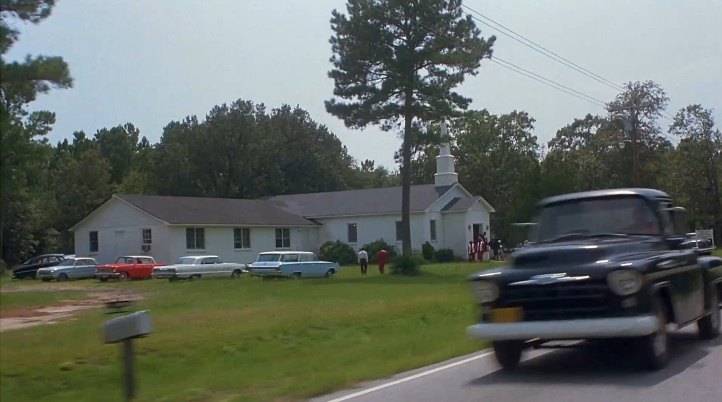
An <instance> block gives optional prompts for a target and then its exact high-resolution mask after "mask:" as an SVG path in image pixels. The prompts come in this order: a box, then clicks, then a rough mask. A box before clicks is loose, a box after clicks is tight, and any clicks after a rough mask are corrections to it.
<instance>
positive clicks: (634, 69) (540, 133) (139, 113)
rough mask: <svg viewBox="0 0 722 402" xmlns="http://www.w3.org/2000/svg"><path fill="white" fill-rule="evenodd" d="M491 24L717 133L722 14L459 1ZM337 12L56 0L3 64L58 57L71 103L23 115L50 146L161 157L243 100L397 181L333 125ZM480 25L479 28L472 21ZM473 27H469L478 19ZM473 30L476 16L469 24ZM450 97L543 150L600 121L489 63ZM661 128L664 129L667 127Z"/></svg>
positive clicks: (534, 66)
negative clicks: (635, 87) (137, 139)
mask: <svg viewBox="0 0 722 402" xmlns="http://www.w3.org/2000/svg"><path fill="white" fill-rule="evenodd" d="M463 4H464V5H467V6H469V7H471V8H473V9H474V10H476V11H478V12H480V13H482V14H483V15H485V16H486V17H488V18H491V19H492V20H494V21H496V22H498V23H500V24H502V25H504V26H505V27H507V28H510V29H512V30H513V31H515V32H517V33H519V34H521V35H523V36H525V37H526V38H528V39H531V40H532V41H534V42H536V43H538V44H540V45H542V46H544V47H545V48H547V49H549V50H551V51H553V52H554V53H556V54H558V55H560V56H562V57H564V58H566V59H568V60H570V61H572V62H574V63H575V64H577V65H579V66H581V67H584V68H586V69H588V70H590V71H592V72H594V73H595V74H597V75H599V76H601V77H603V78H605V79H607V80H609V81H611V82H614V83H617V84H622V83H625V82H630V81H644V80H652V81H655V82H657V83H658V84H660V86H661V87H662V88H663V89H664V90H665V91H666V92H667V95H668V96H669V98H670V103H669V107H668V109H667V111H668V113H669V114H670V115H674V114H675V113H676V112H677V110H679V109H680V108H682V107H684V106H686V105H689V104H695V103H699V104H701V105H702V106H703V107H705V108H708V109H709V108H711V109H713V110H714V118H715V122H716V125H717V127H718V128H719V127H720V124H722V1H720V0H690V1H678V0H636V1H627V0H605V1H598V0H544V1H532V0H524V1H522V0H496V1H484V0H465V1H464V3H463ZM333 9H338V10H344V11H345V2H344V1H342V0H242V1H236V0H154V1H147V0H104V1H97V0H59V1H58V2H57V4H56V6H55V8H54V9H53V13H52V15H51V16H50V17H49V18H48V19H46V20H44V21H43V22H41V23H40V24H38V25H34V24H27V25H20V26H18V28H19V29H20V32H21V36H20V40H19V41H18V42H17V43H16V44H15V45H14V47H13V48H12V49H11V50H10V52H9V53H8V54H7V56H6V59H7V60H18V59H22V58H24V57H25V56H26V55H28V54H31V55H37V54H40V55H57V56H62V57H63V59H64V60H65V61H66V62H67V63H68V64H69V67H70V71H71V75H72V76H73V79H74V85H73V88H72V89H65V90H53V91H51V92H50V93H49V94H46V95H41V96H40V97H39V98H38V100H37V101H35V102H34V103H33V104H32V105H31V106H30V109H31V110H51V111H53V112H55V113H56V118H57V121H56V124H55V126H54V129H53V131H52V132H51V133H50V134H49V139H50V140H51V142H52V143H53V144H54V143H56V142H57V141H59V140H62V139H63V138H72V134H73V132H75V131H79V130H82V131H85V133H86V134H87V135H89V136H92V135H93V134H94V133H95V132H96V131H97V130H99V129H101V128H109V127H114V126H117V125H119V124H125V123H126V122H130V123H133V124H134V125H135V126H136V127H138V128H139V129H140V131H141V135H144V136H146V137H147V138H148V139H149V140H150V141H151V142H152V143H157V142H158V141H159V140H160V137H161V135H162V132H163V127H165V126H166V125H167V124H168V123H169V122H171V121H179V120H182V119H183V118H185V117H186V116H190V115H195V116H198V118H199V119H201V120H203V119H205V116H206V114H207V113H208V112H209V111H210V109H211V108H212V107H213V106H215V105H220V104H223V103H231V102H233V101H235V100H237V99H243V100H249V101H252V102H254V103H263V104H265V106H266V108H267V110H270V109H273V108H277V107H280V106H281V105H283V104H288V105H291V106H300V107H301V108H303V109H304V110H306V111H308V112H309V114H310V116H311V118H312V119H313V120H314V121H316V122H318V123H320V124H323V125H325V126H327V127H328V128H329V129H330V130H331V131H332V132H333V133H334V134H336V136H338V137H339V139H340V140H341V141H342V142H343V144H344V145H345V146H346V147H347V148H348V152H349V154H350V155H351V156H353V157H354V158H355V159H356V160H358V161H362V160H364V159H371V160H374V161H376V165H377V166H379V165H383V166H385V167H387V168H389V169H390V170H396V169H398V167H397V166H396V165H395V162H394V159H393V155H394V151H395V150H397V149H398V148H399V146H400V144H401V140H400V136H399V133H398V132H383V131H381V130H380V129H378V128H376V127H373V126H372V127H369V128H366V129H364V130H357V129H349V128H346V127H345V126H344V124H343V122H342V121H341V120H339V119H338V118H336V117H334V116H332V115H330V114H328V113H327V112H326V110H325V107H324V101H325V100H328V99H330V98H331V97H332V95H333V81H332V80H331V79H330V78H328V75H327V74H328V71H329V70H330V69H331V63H330V62H329V58H330V57H331V46H330V44H329V42H328V40H329V38H330V36H331V34H332V32H331V26H330V23H329V20H330V17H331V11H332V10H333ZM472 15H475V14H472ZM475 16H476V15H475ZM477 17H478V16H477ZM477 25H478V26H479V28H480V29H481V31H482V36H484V37H487V36H490V35H496V36H497V41H496V43H495V45H494V48H493V52H494V53H493V54H494V57H498V58H499V60H504V61H507V62H510V63H513V64H515V65H517V66H519V67H523V68H525V69H527V70H529V71H533V72H534V73H536V74H539V75H541V76H544V77H546V78H548V79H551V80H554V81H556V82H558V83H560V84H563V85H565V86H567V87H570V88H573V89H575V90H577V91H579V92H582V93H584V94H586V95H589V96H592V97H594V98H596V99H598V100H602V101H603V102H608V101H611V100H612V99H613V98H614V96H615V95H616V94H617V93H618V92H619V91H618V90H615V89H613V88H611V87H609V86H607V85H604V84H601V83H599V82H598V81H595V80H592V79H590V78H588V77H587V76H585V75H582V74H580V73H578V72H576V71H574V70H572V69H569V68H567V67H565V66H563V65H562V64H560V63H558V62H555V61H553V60H551V59H549V58H547V57H544V56H543V55H541V54H539V53H538V52H535V51H533V50H532V49H530V48H529V47H527V46H524V45H522V44H520V43H518V42H517V41H514V40H513V39H510V38H509V37H508V36H505V35H503V34H500V33H499V31H497V30H495V29H492V28H491V27H489V26H486V25H484V24H481V23H480V22H478V21H477ZM458 92H459V93H461V94H462V95H464V96H466V97H470V98H472V99H473V101H472V103H471V106H470V108H472V109H484V108H486V109H488V110H489V111H490V112H491V113H495V114H502V113H509V112H511V111H514V110H523V111H526V112H528V113H529V114H530V115H531V116H532V117H533V118H534V119H535V120H536V123H535V128H534V135H536V136H537V137H538V141H539V143H540V144H546V143H547V142H548V141H549V140H550V139H551V138H552V137H553V136H554V134H555V133H556V131H557V130H558V129H559V128H561V127H563V126H565V125H567V124H569V123H571V122H572V121H573V120H574V118H580V117H583V116H584V115H586V114H587V113H592V114H602V113H603V107H602V106H600V105H598V104H595V103H593V102H589V101H586V100H582V99H579V98H577V97H574V96H571V95H569V94H567V93H564V92H561V91H559V90H556V89H553V88H550V87H548V86H545V85H543V84H541V83H539V82H537V81H534V80H532V79H529V78H527V77H524V76H521V75H519V74H517V73H516V72H513V71H510V70H509V69H505V68H503V67H501V66H499V65H498V64H495V63H493V62H491V61H489V60H484V61H482V63H481V67H480V69H479V70H478V75H476V76H473V77H468V78H467V79H466V80H465V82H464V83H463V84H462V85H461V86H459V87H458ZM670 123H671V120H669V119H663V120H662V121H661V124H662V125H663V126H664V127H667V126H668V125H669V124H670Z"/></svg>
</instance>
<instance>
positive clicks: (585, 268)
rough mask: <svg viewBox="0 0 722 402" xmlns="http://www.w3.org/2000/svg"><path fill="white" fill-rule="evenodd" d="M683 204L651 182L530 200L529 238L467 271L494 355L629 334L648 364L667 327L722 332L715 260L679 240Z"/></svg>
mask: <svg viewBox="0 0 722 402" xmlns="http://www.w3.org/2000/svg"><path fill="white" fill-rule="evenodd" d="M686 231H687V223H686V213H685V211H684V209H683V208H680V207H676V206H675V205H674V204H673V202H672V199H671V197H670V196H669V195H667V194H666V193H664V192H662V191H658V190H652V189H614V190H600V191H590V192H583V193H574V194H566V195H560V196H555V197H550V198H547V199H544V200H542V201H540V202H539V203H538V204H537V211H536V214H535V218H534V221H533V222H532V223H531V231H530V239H529V240H530V241H531V243H530V245H529V246H527V247H524V248H522V249H519V250H517V251H516V252H515V253H514V254H513V255H512V256H511V258H510V259H509V264H508V265H507V266H505V267H501V268H498V269H491V270H486V271H482V272H479V273H476V274H474V275H472V277H471V278H470V280H471V287H472V293H473V295H474V298H475V301H476V302H477V303H478V305H479V307H480V308H479V322H478V323H477V324H475V325H471V326H469V327H468V328H467V333H468V334H469V335H470V336H471V337H473V338H475V339H484V340H490V341H492V345H493V348H494V352H495V355H496V358H497V360H498V362H499V364H500V365H501V366H502V367H503V368H505V369H511V368H514V367H516V366H517V364H518V363H519V361H520V358H521V354H522V352H523V350H524V349H525V348H527V347H530V346H542V345H544V344H545V343H546V342H548V341H556V340H586V339H611V338H615V339H628V340H629V341H630V342H636V343H637V348H636V349H637V350H638V351H639V353H640V358H641V362H642V363H644V365H645V366H646V367H647V368H649V369H652V370H655V369H660V368H662V367H664V366H665V365H666V363H667V361H668V359H669V353H668V337H667V329H668V328H669V327H676V328H681V327H684V326H686V325H689V324H693V323H696V324H697V327H698V330H699V335H700V337H701V338H705V339H710V338H714V337H716V336H717V335H718V334H719V332H720V300H722V259H720V258H719V257H713V256H701V255H699V254H698V253H697V251H696V250H694V249H689V248H687V247H684V245H683V244H682V243H683V242H684V241H685V232H686Z"/></svg>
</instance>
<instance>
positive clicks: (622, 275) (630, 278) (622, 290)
mask: <svg viewBox="0 0 722 402" xmlns="http://www.w3.org/2000/svg"><path fill="white" fill-rule="evenodd" d="M642 282H643V278H642V274H640V273H639V272H637V271H633V270H631V269H618V270H616V271H612V272H610V273H609V274H608V275H607V283H608V284H609V288H610V289H612V292H614V293H616V294H618V295H619V296H629V295H633V294H635V293H637V292H639V289H641V288H642Z"/></svg>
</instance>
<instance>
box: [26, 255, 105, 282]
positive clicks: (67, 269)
mask: <svg viewBox="0 0 722 402" xmlns="http://www.w3.org/2000/svg"><path fill="white" fill-rule="evenodd" d="M97 265H98V264H97V263H96V262H95V259H94V258H86V257H72V258H66V259H65V260H63V261H62V262H60V264H58V265H56V266H53V267H46V268H40V269H38V272H37V278H39V279H42V280H43V281H46V282H47V281H49V280H51V279H56V280H58V281H67V280H68V279H82V278H94V277H95V269H96V268H97Z"/></svg>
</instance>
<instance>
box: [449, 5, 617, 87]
mask: <svg viewBox="0 0 722 402" xmlns="http://www.w3.org/2000/svg"><path fill="white" fill-rule="evenodd" d="M462 7H464V8H466V9H467V10H469V11H471V12H472V13H474V14H477V15H479V16H480V17H481V18H483V19H485V20H487V21H489V22H486V21H483V20H482V19H480V18H478V17H476V16H474V15H471V14H470V13H469V12H466V14H467V15H469V16H470V17H471V18H473V19H475V20H477V21H479V22H480V23H482V24H484V25H486V26H488V27H490V28H492V29H494V30H496V31H498V32H499V33H502V34H504V35H506V36H508V37H509V38H511V39H513V40H515V41H517V42H519V43H521V44H522V45H524V46H526V47H528V48H530V49H532V50H534V51H536V52H538V53H540V54H542V55H544V56H546V57H548V58H550V59H552V60H554V61H556V62H557V63H561V64H563V65H564V66H566V67H568V68H571V69H572V70H575V71H577V72H579V73H581V74H584V75H586V76H587V77H589V78H592V79H593V80H596V81H598V82H600V83H602V84H604V85H606V86H608V87H610V88H612V89H614V90H617V91H621V90H623V89H624V88H623V87H622V86H621V85H619V84H616V83H614V82H612V81H610V80H608V79H606V78H604V77H602V76H601V75H599V74H596V73H594V72H592V71H590V70H588V69H586V68H584V67H582V66H580V65H578V64H576V63H574V62H573V61H571V60H569V59H566V58H564V57H562V56H560V55H558V54H557V53H555V52H553V51H551V50H549V49H547V48H545V47H544V46H542V45H540V44H538V43H536V42H534V41H533V40H531V39H528V38H526V37H525V36H524V35H521V34H519V33H517V32H515V31H514V30H512V29H510V28H507V27H505V26H504V25H502V24H500V23H498V22H496V21H494V20H493V19H491V18H489V17H487V16H486V15H484V14H482V13H480V12H479V11H476V10H475V9H473V8H471V7H469V6H467V5H466V4H462ZM492 24H494V25H492Z"/></svg>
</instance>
